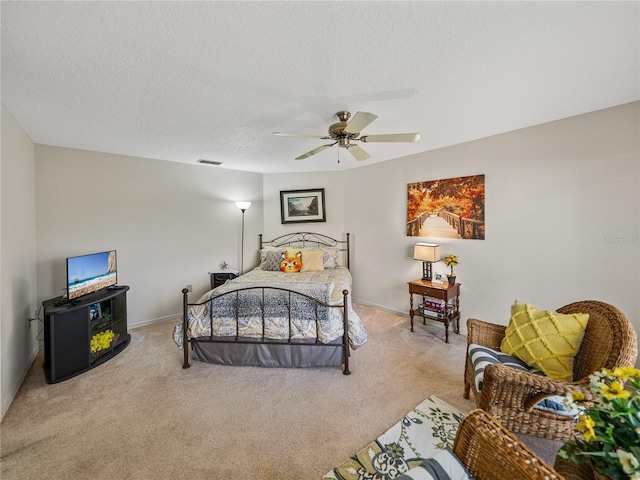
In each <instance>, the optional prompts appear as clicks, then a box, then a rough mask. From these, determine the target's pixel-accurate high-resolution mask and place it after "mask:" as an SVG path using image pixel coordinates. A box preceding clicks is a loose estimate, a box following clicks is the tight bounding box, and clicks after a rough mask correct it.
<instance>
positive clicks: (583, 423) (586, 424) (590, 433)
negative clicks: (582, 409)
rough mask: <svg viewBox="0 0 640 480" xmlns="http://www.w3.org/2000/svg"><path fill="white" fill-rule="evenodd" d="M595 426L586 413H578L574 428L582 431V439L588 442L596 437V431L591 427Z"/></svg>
mask: <svg viewBox="0 0 640 480" xmlns="http://www.w3.org/2000/svg"><path fill="white" fill-rule="evenodd" d="M595 426H596V422H594V421H593V419H592V418H591V417H589V416H587V415H582V414H580V415H579V420H578V423H576V430H578V431H579V432H584V439H585V440H586V441H587V442H588V441H590V440H592V439H594V438H595V437H596V432H595V431H594V430H593V427H595Z"/></svg>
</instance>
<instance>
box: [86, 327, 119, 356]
mask: <svg viewBox="0 0 640 480" xmlns="http://www.w3.org/2000/svg"><path fill="white" fill-rule="evenodd" d="M114 336H115V335H114V333H113V330H105V331H104V332H100V333H96V334H95V335H94V336H93V337H91V342H90V344H89V348H90V349H91V353H96V352H99V351H100V350H104V349H106V348H109V346H110V345H111V340H113V337H114Z"/></svg>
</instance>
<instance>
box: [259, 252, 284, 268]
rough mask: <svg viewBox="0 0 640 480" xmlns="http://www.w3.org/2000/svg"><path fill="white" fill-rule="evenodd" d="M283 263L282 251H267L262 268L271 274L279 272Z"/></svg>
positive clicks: (261, 264)
mask: <svg viewBox="0 0 640 480" xmlns="http://www.w3.org/2000/svg"><path fill="white" fill-rule="evenodd" d="M281 261H282V250H267V251H266V252H265V254H264V257H263V260H262V263H260V268H261V269H262V270H267V271H269V272H279V271H280V262H281Z"/></svg>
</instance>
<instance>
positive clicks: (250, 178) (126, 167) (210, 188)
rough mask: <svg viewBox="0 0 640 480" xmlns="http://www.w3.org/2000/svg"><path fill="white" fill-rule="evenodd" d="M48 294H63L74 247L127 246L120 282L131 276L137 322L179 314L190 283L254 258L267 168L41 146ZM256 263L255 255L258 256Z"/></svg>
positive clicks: (205, 282)
mask: <svg viewBox="0 0 640 480" xmlns="http://www.w3.org/2000/svg"><path fill="white" fill-rule="evenodd" d="M36 192H37V214H38V223H37V239H38V301H42V300H44V299H46V298H51V297H55V296H58V295H61V294H62V293H63V291H64V288H65V281H66V263H65V259H66V258H67V257H69V256H75V255H84V254H88V253H93V252H101V251H106V250H117V252H118V283H119V284H122V285H129V286H130V288H131V290H130V291H129V293H128V295H127V303H128V304H127V307H128V320H129V325H130V326H136V325H143V324H146V323H150V322H155V321H160V320H164V319H167V318H171V317H175V316H176V315H178V314H179V312H180V309H181V305H182V303H181V301H182V300H181V293H180V291H181V290H182V288H184V287H185V286H186V285H187V284H192V285H193V288H194V293H193V295H192V297H193V299H196V297H199V296H200V295H201V294H202V293H204V292H205V291H206V290H208V287H209V276H208V272H210V271H211V270H214V269H216V268H218V264H219V263H220V262H221V261H222V260H226V261H227V262H229V263H230V264H231V266H232V268H236V269H237V268H239V265H240V255H239V251H240V248H239V246H240V235H241V219H242V216H241V213H240V210H238V208H237V207H236V206H235V204H234V202H235V201H236V200H249V201H252V202H254V203H253V204H252V206H251V208H249V209H248V210H247V211H246V214H245V215H246V217H245V246H246V248H245V254H246V255H245V267H247V266H251V264H252V262H251V260H252V259H254V258H255V256H251V257H250V256H249V255H250V253H255V252H256V250H257V236H258V233H260V232H261V230H262V224H263V219H262V175H261V174H258V173H248V172H239V171H233V170H223V169H219V168H216V167H213V166H207V165H186V164H181V163H176V162H165V161H159V160H150V159H146V158H137V157H127V156H121V155H111V154H104V153H97V152H88V151H84V150H74V149H69V148H59V147H50V146H43V145H37V146H36ZM254 263H255V262H254Z"/></svg>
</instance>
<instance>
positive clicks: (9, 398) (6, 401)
mask: <svg viewBox="0 0 640 480" xmlns="http://www.w3.org/2000/svg"><path fill="white" fill-rule="evenodd" d="M39 351H40V345H39V344H37V343H36V346H35V347H34V348H33V351H32V352H31V355H29V360H28V361H27V362H25V368H24V370H23V371H22V374H21V375H20V376H19V377H18V378H19V380H18V381H17V382H15V383H14V384H13V385H11V391H10V392H7V394H6V395H5V392H4V389H3V392H2V393H3V395H2V417H1V418H2V419H4V416H5V415H6V413H7V412H8V411H9V407H11V404H12V403H13V399H14V398H15V397H16V395H17V394H18V391H19V390H20V387H21V386H22V384H23V383H24V379H25V378H27V374H28V373H29V370H30V369H31V367H32V365H33V362H34V361H35V360H36V357H37V356H38V352H39ZM43 375H44V373H43Z"/></svg>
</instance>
